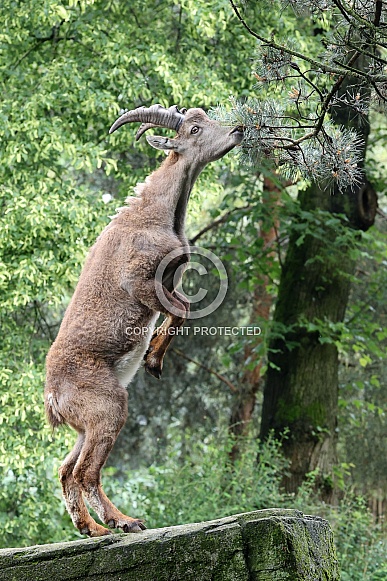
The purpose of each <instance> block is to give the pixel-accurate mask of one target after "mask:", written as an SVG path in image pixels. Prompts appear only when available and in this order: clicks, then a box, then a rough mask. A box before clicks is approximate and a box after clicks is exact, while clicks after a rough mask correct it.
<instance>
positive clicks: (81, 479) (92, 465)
mask: <svg viewBox="0 0 387 581" xmlns="http://www.w3.org/2000/svg"><path fill="white" fill-rule="evenodd" d="M131 122H141V123H142V125H141V127H140V128H139V130H138V132H137V139H138V138H139V137H140V136H141V135H142V134H143V133H144V132H145V131H147V130H148V129H150V128H151V127H166V128H169V129H173V130H175V131H176V132H177V135H176V136H175V138H173V139H169V138H166V137H159V136H151V137H149V136H148V137H147V140H148V142H149V143H150V145H152V146H153V147H155V148H156V149H162V150H164V151H166V152H168V153H169V155H168V156H167V158H166V159H165V161H164V162H163V163H162V165H161V166H160V167H159V168H158V169H157V170H156V171H155V172H154V173H153V174H151V175H150V176H149V177H148V178H147V179H146V181H145V183H144V184H140V185H139V186H137V188H136V192H135V193H136V196H135V197H132V198H128V199H127V203H126V205H125V206H124V207H123V208H120V210H119V211H118V212H117V214H116V216H114V217H113V219H112V220H111V222H110V224H109V225H108V226H107V227H106V228H105V229H104V230H103V232H102V233H101V235H100V236H99V237H98V239H97V241H96V243H95V244H94V246H93V247H92V248H91V250H90V253H89V255H88V257H87V259H86V262H85V265H84V268H83V271H82V273H81V276H80V279H79V282H78V285H77V287H76V289H75V292H74V295H73V297H72V299H71V301H70V304H69V306H68V308H67V310H66V313H65V316H64V318H63V321H62V324H61V327H60V329H59V333H58V336H57V338H56V340H55V341H54V343H53V345H52V347H51V349H50V351H49V353H48V355H47V362H46V367H47V377H46V387H45V408H46V414H47V417H48V420H49V422H50V424H51V425H52V426H53V427H56V426H59V425H60V424H68V425H69V426H71V427H72V428H73V429H74V430H76V432H77V433H78V439H77V441H76V444H75V446H74V448H73V449H72V450H71V452H70V454H69V455H68V456H67V457H66V459H65V460H64V462H63V464H62V465H61V467H60V469H59V479H60V482H61V484H62V491H63V497H64V500H65V503H66V507H67V510H68V512H69V514H70V516H71V519H72V521H73V523H74V525H75V526H76V527H77V529H78V530H79V531H80V532H81V533H83V534H87V535H89V536H92V537H95V536H100V535H106V534H110V530H109V528H106V527H104V526H102V525H100V524H98V523H97V522H96V521H95V520H94V519H93V518H92V517H91V516H90V514H89V512H88V509H87V507H86V504H85V500H86V501H87V502H88V503H89V505H90V506H91V507H92V508H93V509H94V510H95V512H96V513H97V515H98V517H99V519H100V520H101V521H102V522H103V523H104V524H106V525H107V526H108V527H110V528H118V529H121V530H123V531H124V532H140V531H142V530H144V529H145V525H144V523H143V521H142V520H141V519H138V518H132V517H129V516H126V515H125V514H123V513H122V512H120V511H119V510H118V509H117V508H116V507H115V506H114V505H113V504H112V502H111V501H110V500H109V499H108V497H107V496H106V494H105V493H104V491H103V489H102V485H101V469H102V467H103V466H104V464H105V462H106V460H107V457H108V455H109V453H110V451H111V449H112V447H113V445H114V443H115V441H116V439H117V436H118V434H119V432H120V430H121V428H122V427H123V425H124V423H125V420H126V417H127V406H128V395H127V390H126V388H127V386H128V384H129V382H130V381H131V380H132V378H133V376H134V374H135V373H136V371H137V370H138V368H139V366H140V364H141V362H142V361H143V359H145V368H146V370H147V371H148V372H149V373H150V374H151V375H153V376H154V377H157V378H158V377H160V375H161V371H162V365H163V358H164V355H165V352H166V350H167V348H168V346H169V344H170V342H171V340H172V338H173V336H174V334H175V332H176V331H177V330H178V329H179V328H180V327H181V325H182V324H183V323H184V321H185V319H186V318H187V316H188V314H189V303H188V301H187V299H186V298H185V296H184V295H182V294H181V293H179V292H178V291H177V290H176V285H177V284H178V282H179V280H178V279H179V276H180V277H181V272H182V266H183V267H184V265H186V264H187V262H188V261H189V250H188V240H187V238H186V235H185V215H186V209H187V204H188V200H189V196H190V193H191V190H192V187H193V185H194V183H195V180H196V179H197V177H198V175H199V174H200V172H201V171H202V170H203V168H204V167H205V166H206V165H207V164H208V163H210V162H211V161H214V160H216V159H219V158H221V157H222V156H223V155H225V154H226V153H227V152H228V151H230V150H231V149H232V148H233V147H235V146H236V145H238V144H239V143H240V142H241V141H242V138H243V132H242V129H241V128H238V127H237V128H233V127H224V126H221V125H219V124H218V123H216V122H215V121H212V120H211V119H209V117H208V116H207V115H206V113H205V112H204V111H203V110H202V109H188V110H186V109H182V110H179V109H178V108H177V107H176V106H172V107H170V108H169V109H164V108H163V107H161V106H160V105H153V106H151V107H149V108H145V107H139V108H138V109H134V110H132V111H129V112H127V113H124V114H123V115H122V116H121V117H120V118H119V119H117V121H116V122H115V123H114V124H113V126H112V128H111V130H110V132H113V131H115V130H116V129H117V128H118V127H120V126H121V125H123V124H125V123H131ZM175 249H179V252H178V254H179V258H178V259H177V260H176V261H173V260H172V261H171V263H170V264H169V265H168V268H166V269H165V271H164V274H163V278H162V280H156V279H155V273H156V270H157V267H158V265H159V264H160V262H161V260H162V259H163V258H164V257H165V256H166V255H167V254H168V253H170V252H172V251H174V250H175ZM181 249H183V252H181ZM160 296H161V297H162V296H164V297H165V298H166V300H165V301H163V300H160ZM165 305H173V311H174V313H171V312H170V310H168V308H167V307H166V306H165ZM170 308H171V307H170ZM160 313H162V314H164V315H166V318H165V320H164V322H163V323H162V325H161V327H159V329H158V330H157V331H155V332H154V333H153V336H152V332H153V329H154V327H155V324H156V321H157V318H158V316H159V314H160ZM176 313H178V314H176ZM129 328H132V329H134V328H144V329H147V332H145V333H141V334H135V333H128V332H127V331H128V329H129Z"/></svg>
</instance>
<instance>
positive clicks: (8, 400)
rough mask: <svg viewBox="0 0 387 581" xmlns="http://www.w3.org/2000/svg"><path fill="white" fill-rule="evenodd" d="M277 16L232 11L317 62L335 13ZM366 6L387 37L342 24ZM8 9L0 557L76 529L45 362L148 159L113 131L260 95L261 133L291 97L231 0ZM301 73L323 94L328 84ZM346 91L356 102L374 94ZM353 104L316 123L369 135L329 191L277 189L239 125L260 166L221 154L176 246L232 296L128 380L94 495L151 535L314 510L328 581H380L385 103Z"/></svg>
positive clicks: (149, 152) (4, 35)
mask: <svg viewBox="0 0 387 581" xmlns="http://www.w3.org/2000/svg"><path fill="white" fill-rule="evenodd" d="M288 4H289V5H288V6H284V3H280V2H255V1H251V2H248V3H247V4H246V6H245V7H244V11H243V12H242V14H243V16H244V18H245V20H246V22H248V24H249V26H250V27H251V29H253V30H255V31H259V34H260V35H261V36H262V37H265V38H267V39H274V38H276V39H277V38H278V39H282V41H283V42H284V44H286V45H288V46H293V47H296V48H297V52H298V53H302V54H306V55H308V56H309V57H310V58H313V59H316V60H319V59H320V60H321V59H322V58H323V57H322V56H321V55H322V53H323V52H324V50H328V48H329V46H330V43H332V42H333V41H332V38H331V36H330V35H331V34H332V18H333V16H332V14H331V12H330V11H328V12H322V13H319V14H318V15H316V14H315V13H314V12H313V10H312V8H313V6H312V5H313V4H316V2H304V3H303V4H304V5H305V6H304V7H306V13H305V14H304V17H303V18H300V14H299V13H298V12H297V10H296V8H297V6H294V5H295V4H297V3H296V2H289V3H288ZM320 4H323V3H320ZM334 4H335V5H336V4H338V5H341V4H344V5H345V4H346V3H340V2H338V3H336V2H335V3H334ZM349 4H351V3H349ZM378 4H380V6H381V9H382V12H381V15H380V18H379V21H378V24H379V23H380V26H382V30H384V31H385V27H386V25H387V16H386V12H387V7H386V5H385V3H383V2H382V3H378V2H371V1H367V2H366V1H365V0H364V1H363V2H360V1H358V2H355V3H354V5H353V10H357V12H355V14H356V16H357V18H358V19H359V18H361V19H362V20H363V21H364V22H368V20H367V14H370V13H371V10H374V8H375V6H377V5H378ZM351 6H352V4H351ZM309 9H310V10H309ZM351 9H352V8H351ZM308 10H309V11H308ZM367 10H368V11H369V12H367ZM0 14H1V21H2V23H3V26H2V29H1V31H0V54H1V61H0V82H1V108H0V114H1V124H0V135H1V148H0V156H1V163H0V174H1V178H0V190H1V196H0V200H1V208H2V212H1V217H0V220H1V226H0V296H1V299H0V317H1V330H2V332H1V338H0V357H1V365H0V436H1V437H0V484H1V486H0V524H1V530H2V534H1V535H0V539H1V540H0V546H1V547H12V546H25V545H32V544H37V543H48V542H57V541H62V540H71V539H74V538H76V537H77V535H78V533H77V532H76V531H75V530H74V529H73V527H72V524H71V521H70V518H69V517H68V515H67V513H66V511H65V507H64V503H63V502H62V498H61V491H60V484H59V481H58V479H57V470H58V467H59V465H60V463H61V462H62V460H63V458H64V456H65V455H66V454H67V452H68V450H69V449H70V448H71V446H72V445H73V441H74V439H75V435H74V433H73V432H72V431H71V429H67V428H65V429H61V430H57V431H55V432H54V433H53V432H52V431H51V429H50V428H49V427H48V425H47V423H46V420H45V417H44V409H43V386H44V375H45V369H44V361H45V356H46V353H47V351H48V349H49V346H50V344H51V343H52V341H53V340H54V338H55V336H56V333H57V331H58V328H59V325H60V322H61V319H62V317H63V313H64V311H65V308H66V306H67V304H68V302H69V300H70V298H71V295H72V292H73V290H74V288H75V285H76V282H77V279H78V276H79V273H80V270H81V268H82V264H83V262H84V260H85V256H86V254H87V251H88V249H89V248H90V246H91V245H92V244H93V242H94V240H95V239H96V237H97V236H98V234H99V233H100V232H101V230H102V229H103V228H104V226H105V225H106V224H107V223H108V222H109V216H112V215H114V213H115V210H116V208H117V207H119V206H122V205H123V203H124V201H125V198H126V197H127V196H128V195H131V193H132V190H133V187H134V186H135V185H136V183H138V182H141V181H143V180H144V178H145V177H146V175H148V174H149V173H150V172H151V171H152V170H153V169H155V168H156V167H157V166H158V165H159V163H160V162H161V160H162V159H163V154H160V152H156V151H155V150H153V149H151V148H150V147H149V146H148V145H147V143H146V141H145V140H140V141H139V142H138V144H135V142H134V134H135V128H134V127H130V126H129V127H126V128H125V129H123V130H121V131H119V132H117V133H115V134H114V135H112V136H108V129H109V127H110V125H111V123H112V122H113V121H114V120H115V118H116V117H117V116H118V114H119V113H120V112H122V110H124V109H125V108H129V109H132V108H135V107H137V106H140V105H146V106H149V105H151V104H152V103H161V104H162V105H163V106H165V107H168V106H170V105H172V104H175V103H176V104H177V105H178V106H181V107H202V108H204V109H205V110H206V111H210V114H211V115H213V116H214V117H217V118H218V119H225V118H231V119H234V120H235V121H238V119H239V117H240V115H241V114H242V113H243V107H246V106H247V107H250V109H251V104H250V105H249V103H251V101H249V100H251V99H254V98H257V99H259V100H261V101H262V103H269V105H267V110H265V111H266V114H267V115H270V114H272V115H273V116H275V115H276V114H277V113H278V111H277V110H276V109H275V106H274V105H273V103H275V102H280V101H281V100H283V101H288V102H290V103H294V101H295V95H296V101H297V102H298V101H299V99H298V96H297V91H299V90H300V89H299V88H297V87H298V85H297V84H296V83H297V82H298V81H294V80H292V78H291V76H289V78H286V79H285V78H284V77H281V76H280V75H278V74H277V76H274V77H273V79H272V80H274V81H276V82H274V83H272V84H267V83H265V82H262V80H264V81H265V77H264V72H262V67H261V65H262V62H264V61H265V58H263V57H262V45H261V46H257V39H256V38H255V37H254V35H252V34H249V33H248V31H247V30H246V28H245V27H244V26H243V25H242V23H241V21H240V19H238V17H237V15H236V13H235V11H234V10H233V8H232V6H231V5H230V3H229V2H227V1H226V0H211V1H207V2H205V1H202V0H195V1H194V0H184V1H178V0H176V1H161V0H149V1H147V2H144V1H139V0H135V1H133V2H122V1H120V0H111V1H104V2H101V1H100V0H96V1H93V0H79V1H78V0H68V1H66V2H58V1H56V0H43V1H42V2H39V3H36V2H33V1H32V0H26V1H25V2H22V3H21V2H16V1H14V0H4V1H3V2H2V3H1V7H0ZM372 14H373V13H372ZM359 15H360V16H359ZM354 18H355V17H354ZM364 22H360V24H361V26H363V27H364V26H365V25H364ZM373 22H374V24H375V22H376V21H375V20H374V21H373ZM383 27H384V28H383ZM360 28H361V27H360ZM357 34H360V35H361V34H362V29H360V32H359V31H358V32H357ZM355 36H356V35H355ZM363 45H364V43H363V44H362V47H363ZM367 46H368V45H367ZM296 48H294V51H295V50H296ZM386 48H387V40H385V42H384V44H383V42H379V47H378V51H379V52H378V53H377V54H378V55H379V56H378V57H377V59H379V60H381V61H383V58H384V59H385V57H386ZM260 51H261V52H260ZM383 51H384V52H383ZM363 52H365V53H367V54H368V56H369V55H370V50H368V49H367V50H364V51H363ZM372 54H373V55H374V56H375V54H376V53H375V52H374V53H372ZM277 56H278V55H277ZM366 56H367V55H366ZM266 57H267V53H266ZM379 57H380V58H379ZM275 58H277V57H275ZM275 58H274V61H275ZM324 58H325V57H324ZM274 61H273V59H272V60H271V63H273V62H274ZM297 62H298V64H297V65H294V67H293V68H294V69H295V70H296V67H298V68H301V69H302V59H301V60H299V61H297ZM319 62H320V61H319ZM351 62H352V61H351ZM383 62H384V61H383ZM267 63H268V59H267V58H266V73H267V67H268V66H269V65H268V64H267ZM277 64H278V62H277ZM270 66H271V65H270ZM280 66H282V64H281V63H280V65H279V67H280ZM328 66H329V65H327V67H328ZM260 67H261V68H260ZM362 67H363V68H362ZM383 67H384V68H383ZM278 70H279V69H278ZM305 70H306V69H302V71H303V72H302V74H303V75H305V74H306V73H305ZM357 70H362V71H367V75H368V76H369V74H371V73H370V72H369V71H370V70H371V69H370V65H369V63H368V64H364V63H363V64H362V65H360V64H359V65H358V69H357ZM383 70H384V73H383V74H384V75H385V74H386V70H387V69H386V66H385V65H384V64H383V66H382V72H383ZM378 74H379V73H378ZM309 78H310V79H312V81H311V82H313V84H315V85H316V84H317V85H318V86H319V90H320V91H321V93H322V94H325V93H326V92H328V93H329V82H335V80H336V77H334V75H333V73H332V74H331V75H330V76H329V75H328V81H327V80H324V78H323V75H319V74H317V73H316V74H315V75H314V76H313V75H312V76H310V77H309ZM332 79H333V81H332ZM378 79H379V80H378V83H379V84H377V88H378V90H380V91H381V94H382V95H383V94H384V95H385V96H387V82H386V81H385V80H383V78H382V77H381V76H379V77H378ZM362 80H363V81H364V79H362ZM350 82H351V87H353V91H354V93H353V95H354V100H355V101H356V103H358V102H359V101H361V102H363V100H366V99H367V95H366V94H364V95H363V91H365V93H367V91H368V89H369V92H370V94H371V92H372V90H373V88H372V86H371V85H372V83H370V85H369V86H366V88H365V89H364V84H363V85H361V87H360V84H358V85H357V84H356V83H358V77H356V78H351V79H350ZM359 82H360V81H359ZM383 83H384V84H383ZM293 84H294V85H293ZM359 87H360V88H359ZM341 89H343V90H344V87H341ZM295 91H296V93H295ZM383 91H385V93H383ZM357 95H360V97H358V96H357ZM265 99H269V101H265ZM270 99H271V101H270ZM270 103H271V104H270ZM246 104H247V105H246ZM350 105H351V104H350V103H348V100H347V101H346V98H345V97H344V93H341V94H339V97H338V101H337V103H336V104H335V106H333V107H332V108H331V109H330V110H329V112H328V113H327V115H328V116H329V120H328V121H329V123H331V124H332V126H335V124H336V125H337V126H345V127H350V128H351V129H354V130H356V132H357V134H358V135H360V136H361V137H362V139H363V141H362V144H363V145H362V148H361V151H360V154H359V155H360V158H359V159H360V162H359V166H361V168H362V169H363V170H364V174H362V176H363V177H362V178H360V179H359V181H357V182H356V183H355V184H350V185H349V186H348V184H345V188H344V190H343V189H342V187H341V186H340V183H339V182H338V181H337V180H336V182H335V180H333V185H332V184H330V186H329V187H325V186H323V185H322V184H321V183H319V182H316V181H313V180H311V179H309V178H310V176H309V175H308V173H307V172H303V171H302V168H300V167H299V168H298V166H297V164H295V170H294V171H289V167H288V166H289V163H288V161H289V160H287V161H286V164H287V165H286V164H284V165H286V168H287V171H283V172H282V173H281V167H278V164H276V163H275V161H276V160H277V157H276V156H277V154H276V152H274V153H273V152H272V151H266V150H265V147H266V146H265V144H264V145H262V143H261V142H259V143H258V141H259V140H258V139H257V138H256V134H254V131H255V130H256V129H257V122H256V121H254V119H253V117H252V121H251V119H250V118H249V117H248V118H244V119H243V124H244V125H245V126H246V127H247V126H248V125H249V123H250V121H251V127H252V128H253V130H254V131H253V132H250V133H246V143H247V146H248V147H250V146H251V150H252V151H254V152H257V151H258V154H254V155H250V158H251V157H253V158H254V159H247V158H246V155H243V153H246V152H243V151H242V152H237V153H236V155H235V153H230V154H228V156H226V157H225V158H223V159H222V160H220V161H218V162H216V163H214V164H212V165H210V166H209V167H207V168H206V169H205V171H204V172H203V174H202V175H201V176H200V178H199V181H198V183H197V184H196V186H195V189H194V192H193V194H192V196H191V200H190V205H189V208H188V224H187V225H188V235H189V238H190V240H191V241H192V243H193V244H196V245H199V246H202V247H204V248H207V249H209V250H211V251H212V252H214V253H215V254H216V255H217V256H218V257H219V258H220V259H221V261H222V262H223V264H224V265H225V267H226V269H227V273H228V282H229V286H228V292H227V295H226V298H225V300H224V301H223V303H222V305H221V306H220V307H219V308H218V309H217V310H216V311H215V312H214V313H212V314H211V315H209V316H208V317H206V318H203V319H201V320H200V321H199V322H197V321H191V322H188V323H187V327H188V329H187V332H186V333H185V334H184V335H181V336H178V337H176V338H175V340H174V342H173V344H172V346H171V349H170V351H169V352H168V354H167V357H166V360H165V364H164V371H163V377H162V379H161V380H156V379H155V378H153V377H151V376H149V375H146V374H145V372H144V371H143V370H140V371H139V373H138V374H137V376H136V377H135V379H134V380H133V382H132V384H131V385H130V388H129V417H128V421H127V424H126V426H125V428H124V429H123V431H122V433H121V434H120V437H119V440H118V441H117V443H116V446H115V448H114V450H113V452H112V454H111V456H110V458H109V462H108V465H107V466H106V467H105V469H104V486H105V489H106V490H107V492H108V493H109V494H110V495H111V497H112V499H113V500H115V501H116V502H117V504H119V506H120V508H121V509H122V510H124V512H127V513H129V514H134V515H135V516H137V517H141V518H145V519H146V522H147V526H148V527H158V526H168V525H174V524H179V523H183V522H194V521H199V520H208V519H212V518H217V517H221V516H225V515H227V514H232V513H236V512H244V511H248V510H254V509H261V508H267V507H274V506H281V507H289V508H292V507H295V508H299V509H300V510H302V511H303V512H306V513H308V512H309V513H313V514H316V515H321V516H323V517H325V518H328V519H329V521H330V523H331V525H332V527H333V528H334V531H335V535H336V544H337V550H338V555H339V558H340V561H341V567H342V579H343V581H346V580H348V581H349V580H350V581H357V580H358V579H359V580H360V579H370V580H371V581H376V580H381V579H387V565H386V558H385V555H386V554H387V542H386V539H387V530H386V527H385V515H386V511H387V417H386V403H387V392H386V379H387V369H386V356H385V353H386V344H387V327H386V318H387V306H386V298H387V297H386V294H387V291H386V288H387V274H386V273H387V269H386V265H387V244H386V231H387V223H386V220H387V202H386V193H387V186H386V177H387V147H386V146H387V124H386V114H385V111H384V110H383V108H382V107H381V106H379V107H378V106H375V107H373V108H372V107H369V108H367V109H366V110H365V109H364V111H360V112H359V110H358V111H357V112H356V115H355V114H353V107H352V109H351V106H350ZM379 105H380V103H379ZM358 109H360V107H358ZM246 110H247V109H246V108H245V109H244V111H245V113H246ZM224 111H226V112H227V111H231V112H230V113H227V114H226V115H225V113H224ZM241 112H242V113H241ZM270 112H272V113H270ZM254 114H255V113H254ZM227 115H229V117H227ZM238 115H239V117H238ZM251 115H253V113H251ZM308 115H309V113H308ZM332 135H335V134H334V133H333V134H332ZM249 140H250V141H249ZM265 143H266V144H267V142H265ZM348 147H349V146H348ZM316 155H317V154H316ZM346 155H347V158H348V155H350V149H349V153H347V154H346ZM247 157H248V156H247ZM323 157H324V156H323ZM320 158H321V156H320ZM277 161H278V160H277ZM325 161H326V160H325ZM252 162H253V163H252ZM320 163H321V164H323V163H325V162H324V160H323V159H320ZM326 163H328V162H326ZM353 165H354V164H353ZM316 167H319V166H318V165H317V166H316ZM298 170H299V171H298ZM337 171H338V170H337ZM328 172H330V173H331V174H332V170H331V169H329V168H328ZM335 172H336V170H334V171H333V174H334V173H335ZM333 174H332V175H333ZM364 175H366V178H367V179H365V178H364ZM334 177H335V176H334ZM376 196H377V200H378V202H377V206H376ZM216 283H217V281H216V277H213V276H211V272H210V271H209V274H208V276H207V277H206V278H205V279H203V278H201V277H198V276H196V277H195V273H194V272H193V271H189V272H188V273H187V277H186V281H185V283H184V285H185V286H184V288H185V290H186V291H187V292H188V291H189V289H192V292H193V293H194V292H195V289H196V290H197V288H198V284H199V286H203V285H204V284H205V285H207V286H206V288H207V289H208V290H209V292H210V294H211V292H216V288H215V287H216ZM194 326H200V327H201V328H211V329H215V331H214V332H213V333H208V334H207V333H206V332H198V333H196V334H195V333H194V332H193V327H194ZM224 327H230V328H233V329H239V332H238V333H236V334H226V333H224V332H222V331H219V329H222V328H224ZM246 328H260V329H261V333H260V334H259V335H249V334H248V333H247V332H243V329H246Z"/></svg>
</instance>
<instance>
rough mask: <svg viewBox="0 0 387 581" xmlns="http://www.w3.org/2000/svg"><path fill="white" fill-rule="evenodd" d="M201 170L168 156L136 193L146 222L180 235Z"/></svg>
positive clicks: (198, 167) (201, 166)
mask: <svg viewBox="0 0 387 581" xmlns="http://www.w3.org/2000/svg"><path fill="white" fill-rule="evenodd" d="M203 167H204V166H203V165H202V164H200V165H199V164H192V163H187V162H185V161H184V160H183V159H182V158H181V157H180V156H179V157H177V156H174V154H170V156H169V157H168V158H167V159H166V160H165V161H164V163H163V164H162V165H161V166H160V168H159V169H157V170H156V171H155V172H154V173H153V174H151V175H150V176H149V178H147V180H146V182H145V184H144V185H143V187H142V188H141V190H140V192H139V194H140V195H141V198H142V200H143V202H144V210H145V208H146V211H147V214H148V216H149V218H151V217H152V216H153V217H154V218H155V220H156V221H157V223H158V224H160V225H161V224H164V225H166V226H168V227H171V228H173V229H174V230H175V232H176V234H178V235H183V234H184V227H185V216H186V211H187V204H188V200H189V196H190V194H191V191H192V188H193V186H194V183H195V181H196V180H197V178H198V176H199V174H200V172H201V171H202V169H203Z"/></svg>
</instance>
